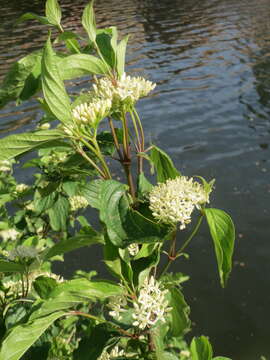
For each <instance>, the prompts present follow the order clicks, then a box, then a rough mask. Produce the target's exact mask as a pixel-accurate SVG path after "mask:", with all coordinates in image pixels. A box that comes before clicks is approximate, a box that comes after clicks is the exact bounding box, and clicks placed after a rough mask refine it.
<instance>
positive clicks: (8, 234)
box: [0, 229, 20, 241]
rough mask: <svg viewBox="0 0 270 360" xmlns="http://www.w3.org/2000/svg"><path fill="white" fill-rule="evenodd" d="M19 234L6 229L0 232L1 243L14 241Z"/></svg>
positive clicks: (13, 230)
mask: <svg viewBox="0 0 270 360" xmlns="http://www.w3.org/2000/svg"><path fill="white" fill-rule="evenodd" d="M19 234H20V233H19V232H18V231H17V230H15V229H7V230H1V231H0V236H1V237H2V239H3V241H7V240H16V239H17V237H18V235H19Z"/></svg>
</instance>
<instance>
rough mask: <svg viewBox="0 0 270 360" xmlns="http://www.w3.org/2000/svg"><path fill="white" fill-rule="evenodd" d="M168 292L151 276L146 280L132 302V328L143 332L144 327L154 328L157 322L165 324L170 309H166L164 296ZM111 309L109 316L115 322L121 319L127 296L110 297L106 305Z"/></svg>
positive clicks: (126, 304)
mask: <svg viewBox="0 0 270 360" xmlns="http://www.w3.org/2000/svg"><path fill="white" fill-rule="evenodd" d="M167 292H168V290H166V289H164V288H163V287H162V286H161V285H160V283H159V282H158V281H156V280H155V278H154V277H153V276H151V277H150V279H148V278H146V279H145V281H144V283H143V285H142V287H141V289H140V291H139V294H138V297H137V298H136V299H133V300H132V308H133V309H132V310H133V311H132V318H133V320H134V321H133V326H136V327H138V328H139V329H141V330H144V329H145V328H146V327H151V326H154V325H155V324H156V323H157V322H158V321H159V320H161V321H163V322H165V317H166V315H167V313H168V312H169V311H171V308H170V307H168V301H167V300H166V294H167ZM108 307H109V308H111V309H112V311H110V312H109V314H110V315H111V316H112V317H114V318H115V319H116V320H117V321H119V320H121V319H122V315H121V313H124V312H126V311H127V310H128V309H129V303H128V302H127V296H126V295H125V294H124V295H121V296H115V297H112V298H111V300H110V302H109V303H108Z"/></svg>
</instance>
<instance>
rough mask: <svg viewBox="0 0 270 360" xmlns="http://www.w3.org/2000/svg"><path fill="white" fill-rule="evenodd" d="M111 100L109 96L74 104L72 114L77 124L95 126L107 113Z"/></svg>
mask: <svg viewBox="0 0 270 360" xmlns="http://www.w3.org/2000/svg"><path fill="white" fill-rule="evenodd" d="M111 106H112V102H111V99H110V98H98V97H96V98H94V99H93V100H92V101H91V102H89V103H84V104H81V105H78V106H76V107H75V108H74V109H73V110H72V115H73V118H74V120H75V122H76V123H77V124H78V125H81V124H84V125H90V126H91V127H93V128H95V127H96V126H97V124H98V123H99V122H100V121H101V120H102V119H104V118H105V117H106V116H108V115H109V112H110V109H111Z"/></svg>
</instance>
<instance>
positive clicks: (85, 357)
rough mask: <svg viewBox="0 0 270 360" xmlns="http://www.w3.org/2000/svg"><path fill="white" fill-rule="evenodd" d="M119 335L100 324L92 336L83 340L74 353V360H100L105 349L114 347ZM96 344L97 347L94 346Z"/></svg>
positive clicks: (94, 329) (92, 330) (106, 325)
mask: <svg viewBox="0 0 270 360" xmlns="http://www.w3.org/2000/svg"><path fill="white" fill-rule="evenodd" d="M118 337H119V333H118V332H117V331H116V330H115V329H114V328H113V327H111V326H110V325H108V324H99V325H97V326H95V327H94V328H93V329H91V335H90V336H89V337H87V338H82V340H81V341H80V343H79V347H78V348H77V349H76V350H75V351H74V353H73V358H72V359H73V360H98V359H100V355H101V354H102V352H103V350H104V348H105V347H106V346H109V345H114V344H115V343H116V341H117V340H118ZM93 344H95V346H93Z"/></svg>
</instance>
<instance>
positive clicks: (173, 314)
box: [169, 288, 191, 337]
mask: <svg viewBox="0 0 270 360" xmlns="http://www.w3.org/2000/svg"><path fill="white" fill-rule="evenodd" d="M169 294H170V300H169V306H170V307H171V308H172V310H171V311H170V313H169V317H170V324H171V326H170V333H171V335H172V336H173V337H179V336H183V335H184V334H186V333H187V332H188V331H189V330H190V325H191V321H190V319H189V317H188V316H189V313H190V308H189V306H188V305H187V303H186V302H185V299H184V296H183V294H182V293H181V291H180V290H179V289H177V288H170V289H169Z"/></svg>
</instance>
